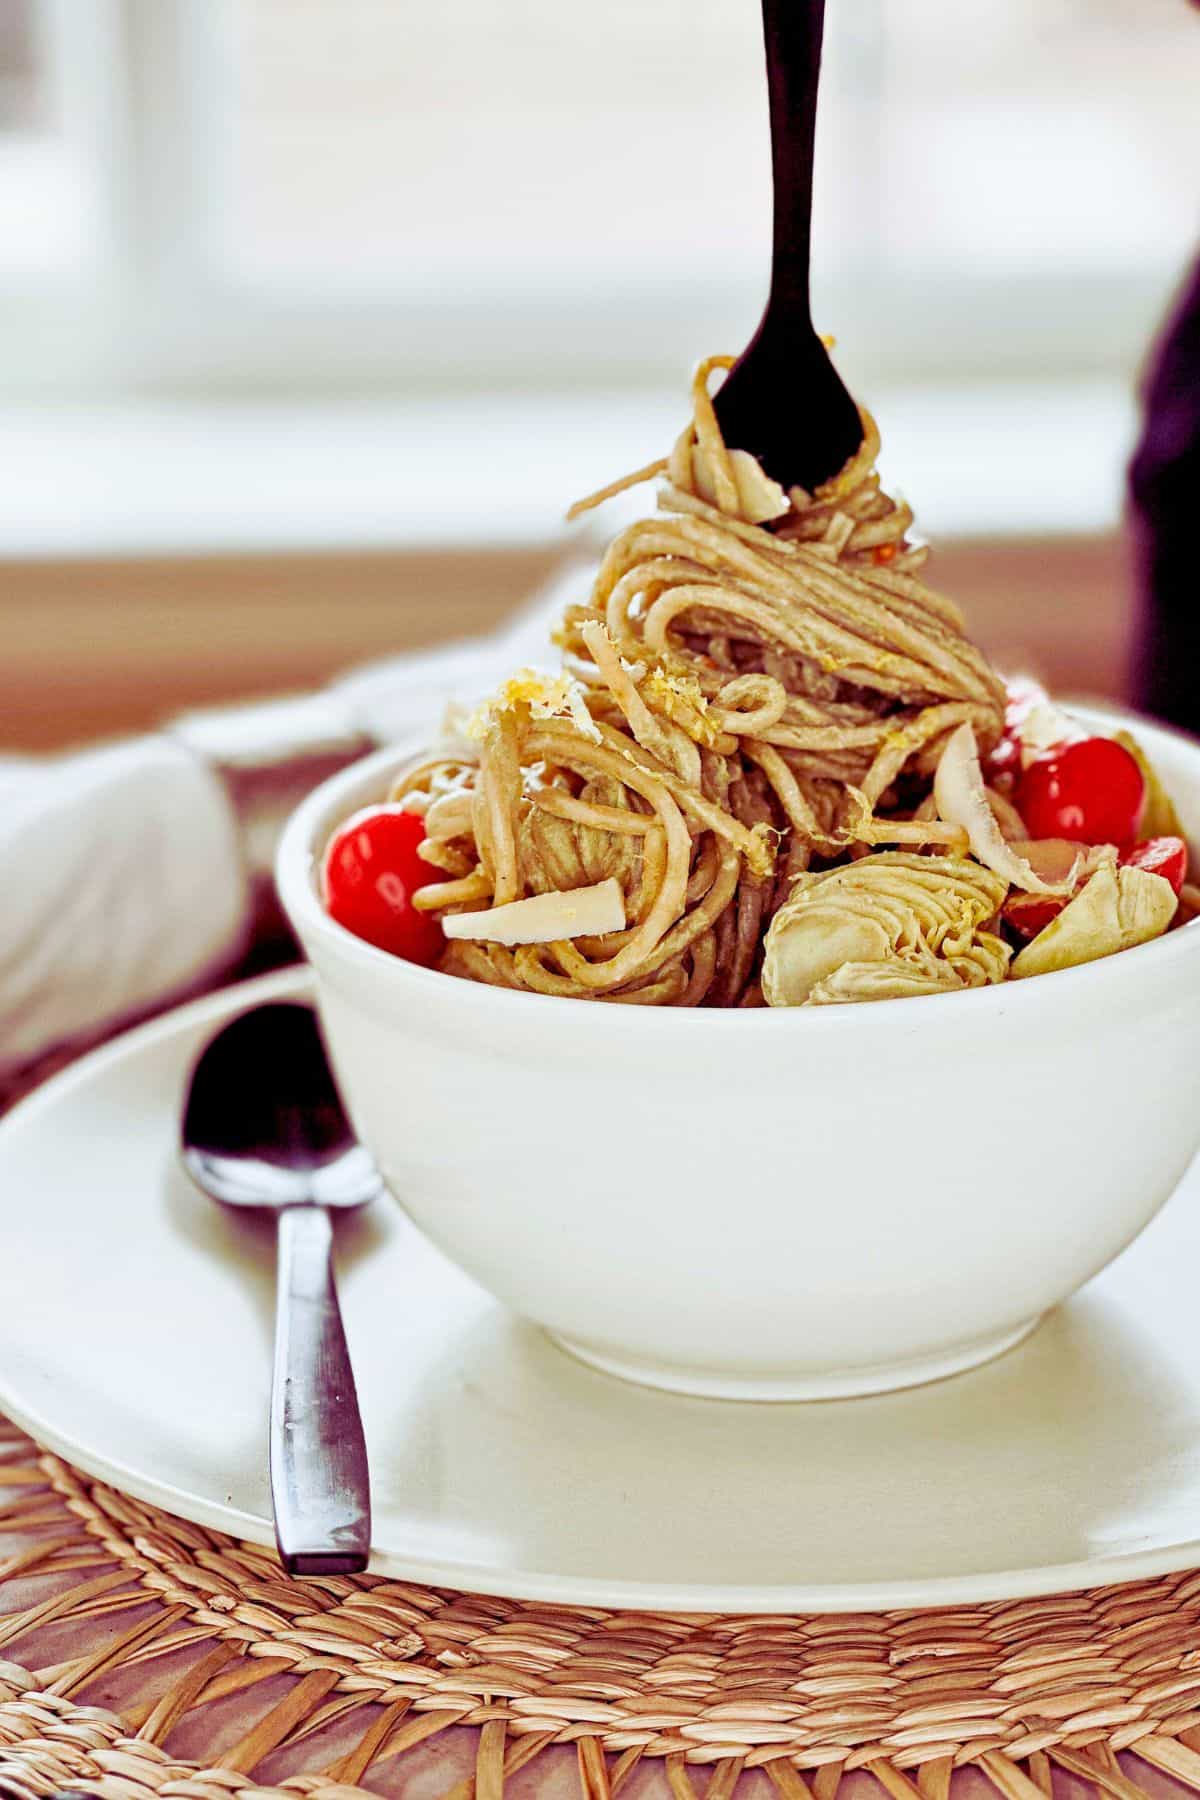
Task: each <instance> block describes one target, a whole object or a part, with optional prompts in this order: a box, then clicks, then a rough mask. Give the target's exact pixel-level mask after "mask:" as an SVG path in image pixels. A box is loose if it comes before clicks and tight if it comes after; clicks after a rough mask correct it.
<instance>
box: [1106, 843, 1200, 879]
mask: <svg viewBox="0 0 1200 1800" xmlns="http://www.w3.org/2000/svg"><path fill="white" fill-rule="evenodd" d="M1121 861H1122V862H1123V863H1124V864H1125V866H1126V867H1127V868H1130V869H1146V870H1148V871H1149V873H1150V874H1151V875H1161V876H1162V877H1163V880H1164V881H1169V882H1170V884H1171V886H1172V887H1173V888H1174V889H1175V892H1176V893H1178V892H1179V890H1180V888H1181V887H1182V886H1183V884H1184V882H1185V881H1186V880H1187V870H1188V847H1187V845H1186V844H1185V843H1184V841H1183V839H1182V838H1179V837H1155V838H1146V839H1144V840H1143V842H1142V843H1140V844H1134V845H1133V847H1132V848H1131V849H1129V850H1124V851H1122V853H1121Z"/></svg>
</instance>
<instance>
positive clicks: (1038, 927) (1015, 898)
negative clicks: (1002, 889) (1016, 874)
mask: <svg viewBox="0 0 1200 1800" xmlns="http://www.w3.org/2000/svg"><path fill="white" fill-rule="evenodd" d="M1071 898H1073V896H1072V895H1067V894H1064V895H1063V896H1062V897H1061V898H1059V897H1058V896H1057V895H1051V894H1013V895H1011V896H1010V897H1009V898H1008V899H1007V900H1006V901H1005V902H1004V908H1003V912H1004V918H1005V920H1006V921H1007V923H1008V924H1009V925H1011V926H1012V928H1013V930H1014V931H1019V932H1020V934H1021V936H1022V937H1023V938H1035V937H1036V936H1037V934H1038V932H1039V931H1045V929H1046V927H1047V925H1049V924H1050V922H1051V921H1052V920H1053V919H1057V917H1058V915H1059V913H1060V912H1061V911H1062V909H1063V907H1064V906H1065V905H1066V904H1067V901H1068V899H1071Z"/></svg>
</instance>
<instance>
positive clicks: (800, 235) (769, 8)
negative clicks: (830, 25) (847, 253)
mask: <svg viewBox="0 0 1200 1800" xmlns="http://www.w3.org/2000/svg"><path fill="white" fill-rule="evenodd" d="M762 15H763V39H764V42H765V45H766V51H767V95H768V99H769V102H770V110H771V167H772V174H773V178H774V191H775V210H774V237H773V244H772V252H771V306H770V310H771V311H773V312H776V313H777V316H778V317H782V318H786V319H787V320H788V321H789V323H790V325H791V327H792V329H793V330H795V329H796V328H797V327H798V326H800V325H802V324H804V323H809V324H810V325H811V313H810V307H809V288H808V267H809V253H810V248H811V238H812V185H813V149H814V145H815V142H816V127H817V84H818V81H819V78H820V73H821V42H822V39H823V37H824V32H825V0H762Z"/></svg>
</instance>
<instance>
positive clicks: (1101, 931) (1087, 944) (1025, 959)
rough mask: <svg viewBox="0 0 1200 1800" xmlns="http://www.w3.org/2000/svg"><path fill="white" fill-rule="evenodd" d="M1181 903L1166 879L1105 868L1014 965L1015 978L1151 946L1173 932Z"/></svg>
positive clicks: (1146, 871)
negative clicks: (1171, 928) (1157, 939)
mask: <svg viewBox="0 0 1200 1800" xmlns="http://www.w3.org/2000/svg"><path fill="white" fill-rule="evenodd" d="M1178 904H1179V902H1178V900H1177V899H1176V897H1175V890H1174V888H1173V887H1172V886H1171V884H1170V882H1169V881H1164V880H1163V877H1162V876H1161V875H1153V874H1151V872H1150V871H1149V869H1133V868H1127V869H1121V868H1118V867H1117V865H1116V863H1115V862H1114V861H1108V862H1105V863H1102V864H1101V866H1100V867H1099V868H1098V869H1097V870H1096V873H1095V874H1094V875H1093V876H1092V878H1091V880H1090V881H1089V882H1088V883H1087V885H1086V887H1084V888H1082V889H1081V890H1080V892H1079V893H1078V894H1076V896H1075V898H1074V899H1073V900H1072V901H1071V902H1070V903H1069V904H1068V905H1066V906H1064V907H1063V909H1062V911H1061V912H1060V913H1059V915H1058V917H1057V918H1056V919H1051V921H1050V923H1049V925H1047V926H1046V927H1045V929H1044V930H1042V931H1039V932H1038V934H1037V936H1036V937H1035V938H1034V939H1033V941H1032V943H1029V944H1026V946H1025V948H1024V949H1023V950H1022V952H1021V954H1020V956H1018V958H1017V960H1016V962H1014V964H1013V966H1012V973H1013V979H1014V980H1019V979H1020V978H1021V977H1022V976H1025V975H1049V974H1050V973H1051V971H1052V970H1054V969H1072V968H1074V967H1075V966H1076V964H1078V963H1085V962H1095V961H1097V959H1098V958H1100V957H1102V956H1112V955H1113V954H1114V953H1115V952H1116V951H1118V950H1131V949H1132V948H1133V946H1134V945H1135V944H1146V943H1149V941H1150V939H1151V938H1156V937H1161V935H1162V933H1163V932H1164V931H1165V930H1166V929H1167V926H1168V925H1169V924H1170V923H1171V920H1172V919H1173V918H1174V917H1175V909H1176V907H1177V906H1178Z"/></svg>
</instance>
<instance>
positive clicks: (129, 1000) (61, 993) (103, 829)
mask: <svg viewBox="0 0 1200 1800" xmlns="http://www.w3.org/2000/svg"><path fill="white" fill-rule="evenodd" d="M566 592H575V593H579V592H586V578H585V577H583V576H582V575H581V571H580V568H579V566H578V565H575V566H573V567H568V568H566V569H564V570H563V571H562V572H561V573H560V574H559V575H557V576H556V577H555V579H554V580H553V581H552V582H551V583H550V585H549V586H548V587H547V588H546V589H545V590H543V591H542V593H540V594H539V595H537V596H536V597H535V598H534V600H533V601H532V602H531V603H530V604H529V606H528V607H526V608H525V609H524V610H523V611H522V612H521V613H520V614H519V615H518V616H517V617H516V618H515V619H513V620H510V621H508V622H506V624H505V625H504V627H503V628H502V629H501V630H500V631H498V632H496V633H495V634H493V635H492V636H490V637H486V638H479V639H474V640H472V641H470V642H468V643H465V644H461V645H457V646H452V647H450V648H445V649H438V650H433V651H427V652H423V653H420V654H417V655H414V656H407V657H397V658H393V659H391V660H388V661H385V662H380V663H377V664H374V665H372V666H370V667H368V668H364V669H360V670H357V671H354V672H353V673H351V674H350V675H348V676H346V677H344V678H342V679H341V680H340V681H337V682H335V683H334V684H332V686H331V688H330V689H329V690H328V694H327V698H328V699H329V700H330V701H331V702H333V708H332V711H333V712H335V713H336V714H338V715H342V716H344V717H345V720H346V723H347V728H348V734H349V735H353V733H354V732H357V733H359V734H361V737H362V738H364V739H366V740H369V741H370V742H371V743H372V744H382V743H388V742H392V741H395V740H397V739H402V738H407V737H411V736H414V735H419V734H421V733H424V732H429V731H432V730H433V729H434V728H435V726H436V725H437V723H438V721H439V720H440V718H441V716H442V713H443V712H444V710H445V707H446V705H447V703H448V702H449V701H450V700H454V699H461V700H464V701H469V700H474V699H476V698H478V697H479V696H480V695H481V694H483V693H486V692H487V690H488V689H489V688H490V687H492V686H494V685H495V684H496V682H497V681H499V680H500V679H501V678H502V677H503V676H504V675H505V674H506V673H507V672H508V671H509V670H510V669H511V668H513V667H515V666H518V665H520V664H521V663H525V662H533V663H540V664H543V665H551V664H552V663H553V662H554V661H556V660H557V653H555V652H553V651H551V650H550V648H549V642H548V623H549V621H550V620H551V619H552V618H553V617H554V616H555V614H556V613H557V612H558V611H559V610H560V609H561V606H562V604H563V601H564V598H565V595H566ZM277 708H278V710H277V714H276V717H277V719H278V723H279V742H280V744H281V745H283V746H284V747H285V748H284V749H283V750H282V751H281V752H280V754H281V755H283V754H286V747H287V746H288V745H289V744H290V743H291V742H292V738H291V737H290V736H289V733H294V731H295V721H296V719H297V717H298V716H299V715H300V714H302V713H303V711H304V708H303V707H300V708H299V709H298V708H297V706H296V704H295V703H294V702H287V701H283V702H279V703H277ZM274 710H275V709H274V708H273V707H272V706H270V705H268V706H266V707H264V708H256V709H255V718H256V727H257V729H259V730H260V732H261V731H264V730H265V733H266V735H267V736H268V737H269V735H270V731H271V721H272V715H273V712H274ZM327 710H329V709H327ZM232 716H233V715H231V717H232ZM206 717H207V721H208V724H209V726H210V730H209V732H208V734H207V738H206V735H205V733H204V732H203V731H184V732H182V733H181V734H179V735H177V736H172V735H171V734H170V732H167V731H165V732H164V733H163V734H162V735H158V736H149V737H143V738H137V739H131V740H129V741H127V742H122V743H116V744H109V745H104V746H101V747H99V748H96V749H93V750H88V751H84V752H80V753H77V754H73V755H67V756H60V757H55V758H53V759H46V760H41V759H35V758H16V759H12V760H9V761H7V762H0V867H2V868H3V869H4V870H5V871H6V872H7V877H8V878H7V880H6V883H5V890H6V891H5V894H4V899H3V902H2V903H0V1076H4V1075H6V1074H11V1072H12V1071H13V1070H15V1069H19V1068H21V1067H22V1066H23V1065H26V1064H28V1063H30V1062H32V1061H34V1060H35V1059H37V1058H39V1057H41V1056H43V1055H44V1054H45V1053H46V1052H47V1051H49V1050H50V1049H52V1048H53V1047H54V1046H55V1045H58V1044H60V1043H63V1042H66V1041H68V1040H72V1039H76V1038H81V1037H86V1036H91V1035H94V1034H96V1033H98V1032H100V1031H102V1030H104V1029H105V1028H108V1027H110V1026H115V1025H117V1024H119V1023H120V1022H121V1021H123V1020H125V1019H127V1018H130V1017H132V1016H134V1015H136V1014H138V1013H140V1012H144V1011H145V1010H147V1009H148V1008H150V1007H152V1006H155V1005H158V1004H162V1003H165V1002H166V1001H168V1000H170V999H171V998H173V997H174V996H176V995H180V994H183V993H185V992H187V991H189V990H191V989H193V988H195V987H197V986H199V985H202V984H203V983H204V982H205V981H206V980H208V979H215V978H216V976H217V975H218V974H219V973H220V972H221V970H222V969H223V968H225V967H228V966H229V965H230V964H231V963H232V962H233V960H234V959H235V958H236V957H237V955H238V954H239V953H240V951H241V950H242V949H243V948H244V946H245V943H246V939H247V934H248V932H249V929H250V882H249V868H248V854H249V844H248V836H249V833H250V831H251V829H252V828H253V827H254V822H252V821H248V820H247V819H245V818H240V817H239V816H238V810H237V802H236V799H235V797H234V795H235V793H236V789H233V790H231V788H230V786H229V785H228V783H227V782H226V781H225V780H223V779H222V776H221V774H220V773H219V772H218V770H217V769H216V768H214V766H212V764H211V763H210V762H209V761H207V760H206V759H205V755H204V754H203V751H202V749H201V750H198V748H197V746H198V745H200V746H203V745H204V743H205V742H206V741H207V739H208V738H211V739H215V740H219V739H220V736H221V723H220V715H219V714H212V715H207V716H206ZM265 748H266V749H267V750H269V748H270V746H269V745H268V746H265ZM261 838H262V822H261V821H258V822H257V838H256V842H255V845H254V852H253V855H254V859H259V858H261V857H262V855H263V852H264V849H267V850H269V845H267V846H264V845H263V844H262V842H261Z"/></svg>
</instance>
